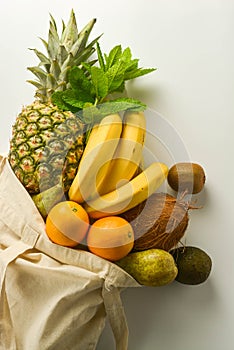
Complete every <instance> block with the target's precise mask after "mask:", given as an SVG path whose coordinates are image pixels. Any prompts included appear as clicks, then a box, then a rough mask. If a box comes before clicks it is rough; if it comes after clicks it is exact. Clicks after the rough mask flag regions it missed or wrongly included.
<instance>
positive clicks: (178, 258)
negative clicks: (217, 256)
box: [170, 246, 212, 285]
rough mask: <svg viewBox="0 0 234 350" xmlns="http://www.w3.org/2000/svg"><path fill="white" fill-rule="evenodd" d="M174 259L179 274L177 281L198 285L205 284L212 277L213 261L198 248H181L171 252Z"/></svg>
mask: <svg viewBox="0 0 234 350" xmlns="http://www.w3.org/2000/svg"><path fill="white" fill-rule="evenodd" d="M170 253H171V255H172V256H173V257H174V259H175V262H176V265H177V268H178V274H177V276H176V281H178V282H180V283H182V284H189V285H196V284H201V283H204V282H205V281H206V280H207V278H208V277H209V275H210V272H211V268H212V260H211V258H210V257H209V255H208V254H207V253H206V252H204V251H203V250H202V249H200V248H198V247H191V246H188V247H179V248H176V249H173V250H171V251H170Z"/></svg>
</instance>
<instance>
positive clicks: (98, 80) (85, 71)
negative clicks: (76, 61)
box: [52, 42, 155, 123]
mask: <svg viewBox="0 0 234 350" xmlns="http://www.w3.org/2000/svg"><path fill="white" fill-rule="evenodd" d="M96 52H97V56H98V65H93V64H90V63H89V62H82V67H77V66H75V67H73V68H72V69H71V70H70V72H69V75H68V79H69V83H70V86H69V88H68V89H67V90H65V91H63V92H62V91H57V92H55V93H54V94H53V95H52V102H53V103H54V104H56V105H57V106H58V107H59V108H60V109H62V110H70V111H72V112H73V113H78V114H79V116H80V117H81V119H83V120H84V121H85V122H88V123H90V122H91V121H92V120H93V119H94V118H95V121H98V120H100V119H102V118H103V117H104V116H105V115H108V114H111V113H118V112H122V111H124V110H127V109H131V110H135V111H139V110H144V109H145V108H146V105H145V104H144V103H142V102H141V101H138V100H135V99H132V98H126V97H120V98H117V99H114V100H109V98H108V97H109V95H110V94H113V93H115V92H120V93H122V92H124V90H125V82H126V81H127V80H130V79H135V78H137V77H140V76H143V75H145V74H148V73H151V72H153V71H155V68H145V69H143V68H139V67H138V63H139V59H132V53H131V50H130V48H129V47H127V48H126V49H124V50H122V47H121V45H117V46H115V47H113V48H112V49H111V51H110V52H109V54H103V53H102V51H101V48H100V45H99V43H98V42H97V43H96Z"/></svg>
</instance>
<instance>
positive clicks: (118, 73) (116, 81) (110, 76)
mask: <svg viewBox="0 0 234 350" xmlns="http://www.w3.org/2000/svg"><path fill="white" fill-rule="evenodd" d="M124 73H125V70H124V67H121V66H120V65H119V64H118V63H116V64H114V65H113V66H112V67H111V68H109V69H108V71H107V72H106V77H107V80H108V93H111V92H114V91H116V90H117V89H118V88H119V87H120V86H121V85H122V84H123V82H124Z"/></svg>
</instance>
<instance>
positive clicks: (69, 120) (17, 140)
mask: <svg viewBox="0 0 234 350" xmlns="http://www.w3.org/2000/svg"><path fill="white" fill-rule="evenodd" d="M30 111H31V113H30ZM35 111H36V113H35ZM45 116H46V117H45ZM45 118H46V119H45ZM31 119H33V123H31ZM45 120H46V126H47V129H46V130H45V129H44V127H45V124H44V123H43V121H45ZM31 124H33V127H32V128H31V126H32V125H31ZM25 125H26V127H25ZM29 126H30V127H29ZM84 127H85V125H84V124H83V123H82V122H81V121H80V120H79V118H78V117H77V116H75V115H74V114H73V113H71V112H67V111H66V112H61V111H59V109H58V108H57V107H56V106H54V105H52V104H50V105H44V104H42V103H40V102H37V101H36V102H34V103H33V104H32V105H31V106H27V107H26V108H24V109H23V110H22V112H21V113H20V114H19V116H18V118H17V120H16V123H15V125H14V127H13V129H14V135H13V137H12V139H11V141H10V153H9V162H10V164H11V167H12V168H13V171H14V172H15V174H16V176H17V177H18V178H19V180H20V181H21V182H22V183H23V185H24V186H25V188H26V189H27V190H28V192H29V193H31V194H36V193H39V192H42V191H44V190H46V189H48V188H50V187H52V186H54V185H56V184H58V182H59V181H61V180H62V183H63V185H64V190H65V191H67V190H68V189H69V186H70V184H71V182H72V180H73V179H74V176H75V171H74V169H77V167H78V164H79V160H80V157H81V156H82V153H83V150H84V146H85V135H84V133H85V128H84Z"/></svg>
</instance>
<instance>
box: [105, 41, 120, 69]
mask: <svg viewBox="0 0 234 350" xmlns="http://www.w3.org/2000/svg"><path fill="white" fill-rule="evenodd" d="M121 55H122V47H121V45H117V46H115V47H113V49H112V50H111V51H110V52H109V55H106V54H105V55H104V56H105V60H106V69H109V68H110V67H112V66H113V65H114V64H115V63H116V62H117V61H118V60H119V59H120V57H121Z"/></svg>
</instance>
